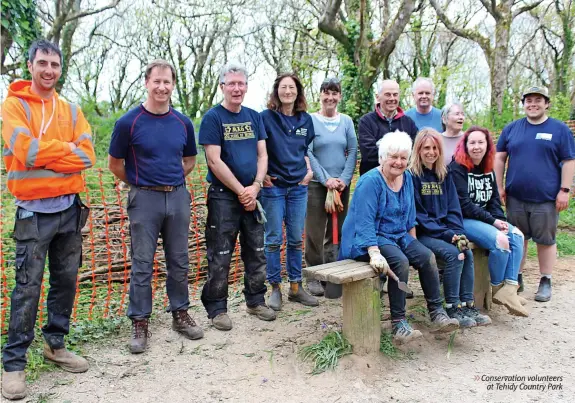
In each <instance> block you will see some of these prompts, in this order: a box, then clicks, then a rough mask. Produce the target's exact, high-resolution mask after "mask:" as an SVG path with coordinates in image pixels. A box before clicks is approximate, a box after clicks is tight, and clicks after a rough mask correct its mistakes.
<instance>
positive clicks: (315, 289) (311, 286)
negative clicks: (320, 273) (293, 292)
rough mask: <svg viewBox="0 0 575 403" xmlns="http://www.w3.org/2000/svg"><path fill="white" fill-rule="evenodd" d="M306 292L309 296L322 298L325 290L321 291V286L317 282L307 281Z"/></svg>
mask: <svg viewBox="0 0 575 403" xmlns="http://www.w3.org/2000/svg"><path fill="white" fill-rule="evenodd" d="M307 290H308V291H309V293H310V294H311V295H315V296H316V297H321V296H323V294H324V292H325V290H324V289H323V285H322V284H321V283H320V282H319V280H308V281H307Z"/></svg>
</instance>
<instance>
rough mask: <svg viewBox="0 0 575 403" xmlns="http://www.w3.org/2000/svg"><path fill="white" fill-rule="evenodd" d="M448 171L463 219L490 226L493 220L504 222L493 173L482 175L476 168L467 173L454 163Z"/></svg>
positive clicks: (465, 169) (462, 166)
mask: <svg viewBox="0 0 575 403" xmlns="http://www.w3.org/2000/svg"><path fill="white" fill-rule="evenodd" d="M449 170H450V171H451V173H452V174H453V182H454V183H455V188H456V189H457V194H458V195H459V204H460V205H461V213H462V214H463V217H464V218H469V219H472V220H478V221H483V222H484V223H487V224H490V225H493V223H494V222H495V220H503V221H505V220H506V218H505V213H503V209H502V208H501V199H500V198H499V192H498V191H497V182H496V181H495V173H494V172H493V171H491V172H488V173H483V171H482V170H481V168H480V167H478V166H474V167H473V169H472V170H471V171H468V170H467V167H465V166H464V165H460V164H458V163H457V162H456V161H453V162H452V163H451V164H449Z"/></svg>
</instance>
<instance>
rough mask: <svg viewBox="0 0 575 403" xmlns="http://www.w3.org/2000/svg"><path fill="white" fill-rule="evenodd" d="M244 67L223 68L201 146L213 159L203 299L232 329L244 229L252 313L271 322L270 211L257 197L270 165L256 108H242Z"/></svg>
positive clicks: (217, 321)
mask: <svg viewBox="0 0 575 403" xmlns="http://www.w3.org/2000/svg"><path fill="white" fill-rule="evenodd" d="M247 81H248V74H247V70H246V69H245V67H244V66H242V65H239V64H236V63H229V64H227V65H225V66H224V67H223V68H222V70H221V72H220V89H221V90H222V92H223V94H224V100H223V102H222V103H221V104H220V105H217V106H215V107H213V108H212V109H210V110H209V111H208V113H206V115H205V116H204V118H203V119H202V123H201V125H200V135H199V138H200V144H202V145H203V146H204V148H205V152H206V161H207V163H208V176H207V180H208V182H210V187H209V190H208V219H207V223H206V252H207V259H208V279H207V281H206V283H205V285H204V288H203V291H202V303H203V304H204V307H205V308H206V311H207V313H208V318H209V319H210V320H211V322H212V325H213V326H214V327H215V328H216V329H218V330H224V331H225V330H231V329H232V321H231V319H230V317H229V316H228V313H227V311H228V309H227V298H228V274H229V271H230V263H231V259H232V253H233V251H234V248H235V244H236V239H237V237H238V233H239V234H240V243H241V250H242V252H241V253H242V260H243V262H244V271H245V273H244V287H245V288H244V295H245V298H246V305H247V313H249V314H250V315H255V316H257V317H258V318H259V319H261V320H267V321H271V320H274V319H275V318H276V314H275V312H274V311H273V310H272V309H271V308H269V307H268V306H266V304H265V299H264V296H265V293H266V290H267V288H266V286H265V279H266V258H265V254H264V226H263V223H264V222H265V215H264V214H263V210H262V209H261V207H260V206H259V202H258V201H257V198H258V194H259V192H260V190H261V188H262V185H263V180H264V177H265V174H266V171H267V167H268V155H267V151H266V142H265V139H266V137H267V136H266V133H265V129H264V126H263V122H262V118H261V117H260V115H259V113H257V112H256V111H254V110H252V109H250V108H246V107H245V106H242V102H243V100H244V97H245V95H246V92H247V90H248V83H247Z"/></svg>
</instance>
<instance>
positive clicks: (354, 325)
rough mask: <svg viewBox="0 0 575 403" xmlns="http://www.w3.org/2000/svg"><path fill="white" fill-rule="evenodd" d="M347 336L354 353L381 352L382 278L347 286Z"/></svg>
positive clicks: (345, 291)
mask: <svg viewBox="0 0 575 403" xmlns="http://www.w3.org/2000/svg"><path fill="white" fill-rule="evenodd" d="M342 302H343V335H344V336H345V338H346V339H347V340H348V341H349V342H350V343H351V345H352V346H353V352H354V354H359V355H365V354H374V353H378V352H379V343H380V337H381V302H380V299H379V277H373V278H366V279H363V280H359V281H354V282H350V283H345V284H343V301H342Z"/></svg>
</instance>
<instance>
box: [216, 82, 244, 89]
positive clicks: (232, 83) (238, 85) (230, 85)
mask: <svg viewBox="0 0 575 403" xmlns="http://www.w3.org/2000/svg"><path fill="white" fill-rule="evenodd" d="M221 84H222V85H225V86H226V87H228V88H235V87H238V88H239V89H243V88H246V86H247V85H248V84H247V83H245V82H241V81H240V82H231V83H221Z"/></svg>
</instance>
